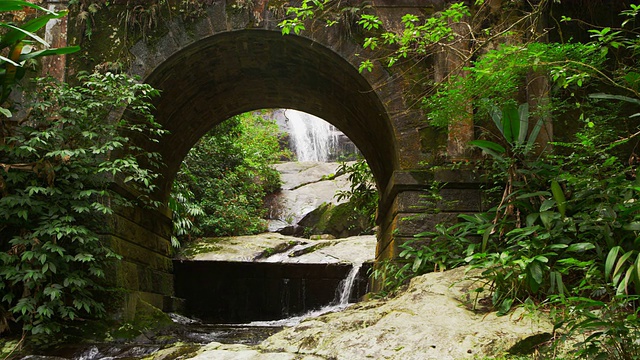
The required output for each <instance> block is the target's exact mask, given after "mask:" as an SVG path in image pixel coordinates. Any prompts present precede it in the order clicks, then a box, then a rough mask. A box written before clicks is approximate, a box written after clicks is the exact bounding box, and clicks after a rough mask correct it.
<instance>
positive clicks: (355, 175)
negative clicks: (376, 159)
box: [335, 159, 378, 228]
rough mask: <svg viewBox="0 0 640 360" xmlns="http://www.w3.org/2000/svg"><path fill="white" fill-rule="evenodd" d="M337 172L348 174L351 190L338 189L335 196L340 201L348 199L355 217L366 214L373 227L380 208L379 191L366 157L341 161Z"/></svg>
mask: <svg viewBox="0 0 640 360" xmlns="http://www.w3.org/2000/svg"><path fill="white" fill-rule="evenodd" d="M336 172H337V173H339V174H341V173H342V174H348V175H347V178H348V180H349V190H339V191H337V192H336V194H335V198H336V199H337V200H338V201H340V200H343V199H348V200H349V203H350V204H352V205H353V210H354V212H355V214H356V215H355V217H354V219H356V218H357V217H358V215H357V214H360V215H364V216H365V217H367V218H368V219H369V225H370V227H372V228H373V226H374V224H375V220H376V219H375V218H376V211H377V209H378V191H377V189H376V186H375V179H374V178H373V173H372V172H371V169H370V168H369V164H367V162H366V160H365V159H358V160H357V161H355V162H353V163H351V164H349V163H347V162H341V163H340V165H339V166H338V169H337V170H336Z"/></svg>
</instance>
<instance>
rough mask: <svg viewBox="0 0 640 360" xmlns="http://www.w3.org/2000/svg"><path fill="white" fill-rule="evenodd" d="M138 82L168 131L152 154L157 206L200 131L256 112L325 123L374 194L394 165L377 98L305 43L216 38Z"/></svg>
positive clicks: (387, 123) (273, 36)
mask: <svg viewBox="0 0 640 360" xmlns="http://www.w3.org/2000/svg"><path fill="white" fill-rule="evenodd" d="M145 82H146V83H149V84H151V85H152V86H154V87H155V88H157V89H159V90H161V96H160V98H159V99H158V100H157V101H156V120H157V121H158V122H159V123H160V124H162V125H163V127H164V128H165V129H167V130H169V131H170V134H169V135H168V136H166V137H165V138H164V139H163V140H162V142H161V143H160V144H159V145H158V146H157V147H156V148H155V150H157V151H159V152H160V153H161V154H162V155H163V159H164V161H165V163H166V165H167V167H166V168H165V169H164V171H163V175H164V176H163V178H162V180H161V183H160V189H161V190H160V191H161V193H160V199H161V200H166V199H167V198H168V196H169V193H170V190H171V182H172V180H173V177H174V175H175V173H176V172H177V171H178V169H179V167H180V164H181V162H182V159H183V158H184V156H186V154H187V152H188V151H189V149H191V147H192V146H193V145H194V144H195V143H196V142H197V141H198V140H199V139H200V138H201V137H202V136H203V135H204V134H205V133H206V132H207V131H209V130H210V129H211V128H212V127H213V126H215V125H216V124H218V123H220V122H222V121H224V120H226V119H228V118H230V117H231V116H233V115H237V114H240V113H243V112H246V111H251V110H257V109H263V108H293V109H297V110H301V111H304V112H307V113H310V114H313V115H316V116H318V117H321V118H323V119H325V120H326V121H328V122H330V123H332V124H333V125H334V126H336V127H337V128H339V129H340V130H342V131H343V132H344V133H345V134H346V135H347V136H348V137H349V138H350V139H351V140H352V141H353V142H354V143H355V144H356V146H358V148H359V149H360V151H361V152H362V154H363V155H364V157H365V158H366V159H367V161H368V162H369V164H370V166H371V168H372V170H373V172H374V175H375V178H376V181H377V184H378V187H379V188H380V189H384V188H385V187H386V186H387V184H388V183H389V179H390V178H391V175H392V174H393V171H394V170H395V169H396V168H397V164H398V162H399V159H398V149H397V147H398V146H397V143H396V139H395V138H394V134H395V129H394V128H393V126H392V123H391V119H390V117H389V115H388V113H387V109H386V108H385V106H384V104H383V102H382V100H381V99H380V97H379V96H378V93H376V92H375V91H374V89H373V87H372V86H371V85H370V84H369V83H368V81H367V80H366V79H365V78H364V77H363V76H362V75H361V74H360V73H358V71H357V69H356V68H354V67H353V66H352V65H351V64H350V63H349V62H348V61H346V60H345V59H344V58H342V57H341V56H340V55H338V54H336V53H335V52H333V51H332V50H330V49H328V48H327V47H325V46H323V45H321V44H318V43H315V42H314V41H312V40H310V39H308V38H304V37H300V36H283V35H282V34H280V33H279V32H276V31H269V30H261V29H260V30H251V29H250V30H236V31H230V32H223V33H220V34H216V35H212V36H210V37H207V38H204V39H201V40H199V41H197V42H195V43H193V44H190V45H189V46H186V47H185V48H183V49H180V50H179V51H177V52H175V53H174V54H172V55H171V56H170V57H168V58H167V59H166V60H165V61H163V62H162V63H161V64H160V65H159V66H157V67H156V68H155V69H154V70H153V71H152V72H151V73H150V74H149V75H148V76H147V77H146V78H145Z"/></svg>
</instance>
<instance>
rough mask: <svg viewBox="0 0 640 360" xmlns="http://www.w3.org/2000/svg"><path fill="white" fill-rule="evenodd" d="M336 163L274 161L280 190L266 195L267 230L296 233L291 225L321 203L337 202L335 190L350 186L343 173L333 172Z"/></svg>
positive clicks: (336, 165)
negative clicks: (280, 185)
mask: <svg viewBox="0 0 640 360" xmlns="http://www.w3.org/2000/svg"><path fill="white" fill-rule="evenodd" d="M338 166H339V164H338V163H318V162H287V163H281V164H276V165H274V167H275V169H276V170H278V171H279V172H280V176H281V178H282V181H283V185H282V190H280V191H279V192H277V193H276V194H273V195H271V197H270V198H269V199H268V201H267V202H268V204H269V211H268V221H269V231H272V232H282V231H283V229H288V230H289V232H288V233H287V232H286V231H287V230H285V233H286V234H287V235H294V234H295V235H299V232H296V231H294V230H292V229H296V227H299V225H298V222H299V221H300V220H301V219H302V218H304V217H305V216H306V215H307V214H309V213H310V212H312V211H314V210H315V209H317V208H318V207H320V206H322V205H323V204H334V205H337V204H339V203H341V202H344V200H343V201H338V200H337V199H336V198H335V194H336V192H337V191H339V190H347V189H348V188H349V180H348V179H347V176H346V175H338V176H336V174H335V173H336V171H337V169H338Z"/></svg>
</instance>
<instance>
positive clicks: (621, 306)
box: [554, 295, 640, 360]
mask: <svg viewBox="0 0 640 360" xmlns="http://www.w3.org/2000/svg"><path fill="white" fill-rule="evenodd" d="M638 300H640V298H639V297H638V296H626V295H625V296H616V297H614V298H613V299H611V300H610V301H609V302H605V301H601V300H595V299H590V298H584V297H570V298H562V297H558V298H555V299H554V302H555V303H556V304H557V305H558V306H557V309H562V310H563V311H559V312H558V314H555V317H556V318H557V322H556V325H555V327H556V328H557V329H558V328H566V329H568V331H567V332H566V333H565V334H564V335H562V336H561V340H563V341H566V340H570V339H575V338H576V337H577V338H578V339H579V341H578V343H577V344H576V352H575V356H576V358H579V359H625V360H626V359H629V360H630V359H638V358H639V357H640V347H639V346H638V344H637V340H638V337H639V336H640V321H639V320H638V315H639V314H638V308H637V303H638Z"/></svg>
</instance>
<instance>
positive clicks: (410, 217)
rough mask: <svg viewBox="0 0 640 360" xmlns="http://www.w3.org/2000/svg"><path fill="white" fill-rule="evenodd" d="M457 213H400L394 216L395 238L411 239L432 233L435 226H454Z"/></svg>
mask: <svg viewBox="0 0 640 360" xmlns="http://www.w3.org/2000/svg"><path fill="white" fill-rule="evenodd" d="M458 215H459V213H437V214H424V213H414V214H412V213H400V214H398V215H396V217H395V219H394V221H395V228H396V229H397V230H396V231H395V236H408V237H412V236H414V235H416V234H419V233H422V232H424V231H433V230H434V229H435V226H436V225H437V224H441V223H448V224H454V223H455V222H457V220H458Z"/></svg>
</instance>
